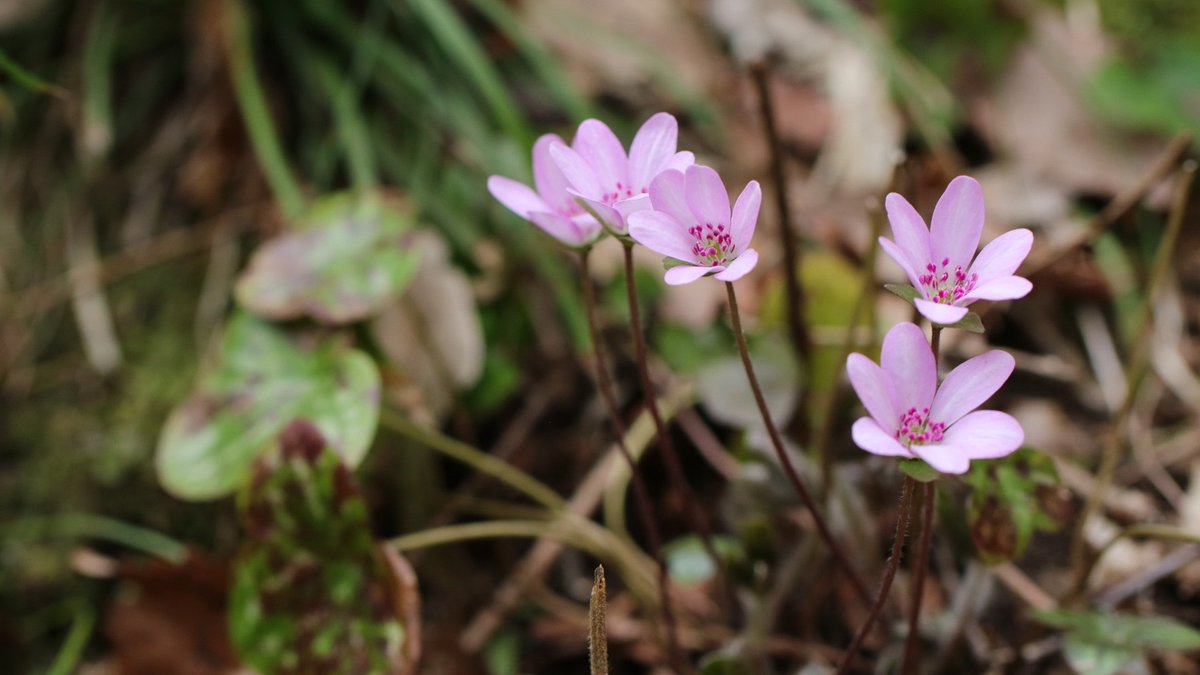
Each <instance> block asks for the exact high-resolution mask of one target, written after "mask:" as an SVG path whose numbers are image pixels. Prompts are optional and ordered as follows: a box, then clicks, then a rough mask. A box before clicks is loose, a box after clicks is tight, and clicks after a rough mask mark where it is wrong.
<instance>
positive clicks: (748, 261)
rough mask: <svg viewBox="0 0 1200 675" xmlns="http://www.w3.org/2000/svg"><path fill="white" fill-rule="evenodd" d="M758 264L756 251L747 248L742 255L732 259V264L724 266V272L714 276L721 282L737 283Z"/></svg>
mask: <svg viewBox="0 0 1200 675" xmlns="http://www.w3.org/2000/svg"><path fill="white" fill-rule="evenodd" d="M757 264H758V251H755V250H754V249H752V248H748V249H746V250H745V251H742V254H741V255H739V256H738V257H737V258H734V260H733V262H731V263H729V264H728V265H726V266H725V271H724V272H717V274H716V275H715V276H716V277H717V279H719V280H721V281H737V280H738V279H741V278H742V277H744V276H746V275H747V274H749V273H750V270H752V269H754V266H755V265H757Z"/></svg>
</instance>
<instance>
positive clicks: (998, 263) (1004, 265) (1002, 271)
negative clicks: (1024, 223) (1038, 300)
mask: <svg viewBox="0 0 1200 675" xmlns="http://www.w3.org/2000/svg"><path fill="white" fill-rule="evenodd" d="M1031 248H1033V233H1032V232H1030V231H1029V230H1026V229H1025V228H1021V229H1019V230H1012V231H1011V232H1005V233H1004V234H1002V235H1000V236H999V237H996V238H995V239H993V240H991V241H990V242H988V245H987V246H984V247H983V250H982V251H980V252H979V257H977V258H975V262H974V263H972V264H971V269H970V271H969V273H970V274H978V275H979V283H987V282H988V281H991V280H992V279H999V278H1000V277H1007V276H1011V275H1012V273H1013V272H1016V271H1017V268H1018V267H1020V266H1021V263H1022V262H1023V261H1024V260H1025V256H1027V255H1029V249H1031Z"/></svg>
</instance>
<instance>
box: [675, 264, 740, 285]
mask: <svg viewBox="0 0 1200 675" xmlns="http://www.w3.org/2000/svg"><path fill="white" fill-rule="evenodd" d="M722 269H725V268H724V267H721V266H717V267H693V266H691V265H679V266H678V267H672V268H671V269H669V270H667V273H666V274H665V275H663V281H666V282H667V283H668V284H670V285H672V286H680V285H683V284H690V283H692V282H693V281H695V280H697V279H699V278H700V277H702V276H704V275H705V274H708V273H709V272H711V271H713V270H722Z"/></svg>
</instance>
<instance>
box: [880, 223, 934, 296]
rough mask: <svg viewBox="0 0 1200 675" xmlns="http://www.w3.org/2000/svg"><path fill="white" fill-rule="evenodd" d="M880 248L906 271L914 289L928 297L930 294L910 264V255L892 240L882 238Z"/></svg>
mask: <svg viewBox="0 0 1200 675" xmlns="http://www.w3.org/2000/svg"><path fill="white" fill-rule="evenodd" d="M879 246H880V247H882V248H883V252H884V253H886V254H888V257H890V258H891V259H892V260H895V261H896V264H897V265H899V266H900V269H902V270H904V273H905V274H906V275H908V283H910V284H912V285H913V288H915V289H917V290H918V291H920V292H921V295H926V296H927V295H928V294H927V293H926V292H925V287H924V286H923V285H922V284H921V279H920V277H919V276H918V274H917V271H916V270H915V269H913V266H912V263H910V262H909V260H908V255H907V254H906V253H905V252H904V251H902V250H900V247H899V246H897V245H896V244H895V242H893V241H892V240H891V239H884V238H883V237H880V238H879Z"/></svg>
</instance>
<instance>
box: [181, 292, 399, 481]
mask: <svg viewBox="0 0 1200 675" xmlns="http://www.w3.org/2000/svg"><path fill="white" fill-rule="evenodd" d="M379 386H380V382H379V373H378V371H377V369H376V366H375V363H374V361H372V360H371V358H370V357H369V356H367V355H366V354H364V353H362V352H359V351H357V350H354V349H351V348H348V347H346V346H345V345H343V344H342V343H341V342H339V341H338V340H336V339H333V338H329V337H324V338H320V337H317V338H313V337H312V336H309V337H308V339H307V340H305V341H301V340H299V339H298V338H297V337H294V336H291V335H289V334H288V333H286V332H284V331H282V330H280V329H278V328H275V327H273V326H271V325H269V324H267V323H265V322H263V321H262V320H260V319H257V318H255V317H254V316H252V315H249V314H237V315H235V316H234V317H233V318H232V319H231V320H230V322H229V325H228V326H227V327H226V328H225V334H224V336H223V340H222V344H221V353H220V357H219V360H218V362H217V363H216V364H214V365H213V366H212V367H210V368H209V369H208V370H207V371H206V372H204V373H203V374H202V376H201V378H200V385H199V387H198V388H197V390H196V391H195V392H194V393H193V394H192V396H191V398H190V399H188V400H187V401H185V402H184V403H183V404H181V405H180V406H179V407H177V408H176V409H175V411H174V412H172V413H171V416H170V417H169V418H168V419H167V422H166V425H165V427H164V428H163V432H162V436H161V437H160V439H159V444H158V456H157V467H158V475H159V480H160V481H161V482H162V485H163V487H164V488H166V489H167V490H168V491H169V492H171V493H172V494H174V495H176V496H177V497H180V498H182V499H214V498H217V497H222V496H224V495H227V494H229V493H231V492H233V491H234V490H236V489H237V488H238V487H239V486H241V485H243V484H244V483H245V481H246V480H247V479H248V478H249V474H250V467H251V465H252V464H253V462H254V460H255V458H257V457H258V456H259V455H260V454H261V453H262V452H263V451H264V450H266V449H267V448H268V447H269V446H270V444H271V442H272V441H273V439H274V438H275V436H276V435H277V434H278V433H279V432H280V430H281V429H283V427H284V425H285V424H287V423H288V422H290V421H291V420H292V419H295V418H297V417H304V418H307V419H311V420H312V421H313V423H314V424H316V426H317V427H318V428H319V429H320V430H321V432H322V433H323V434H324V435H325V437H326V438H327V439H329V443H330V445H331V446H332V447H333V448H334V449H335V450H336V451H337V453H338V454H339V456H340V457H341V458H342V460H343V461H344V462H346V463H347V464H348V465H350V466H356V465H357V464H358V463H359V461H361V460H362V457H363V455H364V454H365V453H366V451H367V448H368V446H369V445H370V442H371V439H372V438H373V437H374V435H375V426H376V423H377V422H378V418H379Z"/></svg>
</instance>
